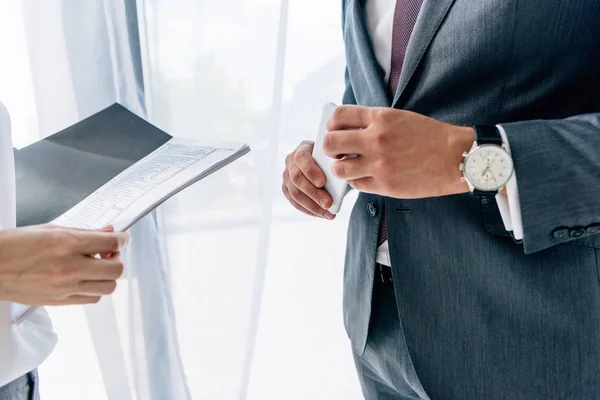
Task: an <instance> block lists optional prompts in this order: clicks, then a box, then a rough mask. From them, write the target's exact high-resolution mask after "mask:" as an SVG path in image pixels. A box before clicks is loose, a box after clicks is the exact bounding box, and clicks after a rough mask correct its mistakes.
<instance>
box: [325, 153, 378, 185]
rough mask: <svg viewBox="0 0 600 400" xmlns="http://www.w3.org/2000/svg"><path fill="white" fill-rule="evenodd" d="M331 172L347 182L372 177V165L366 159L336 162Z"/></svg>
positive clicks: (359, 158)
mask: <svg viewBox="0 0 600 400" xmlns="http://www.w3.org/2000/svg"><path fill="white" fill-rule="evenodd" d="M331 172H333V174H334V175H335V176H336V177H338V178H340V179H345V180H347V181H350V180H356V179H360V178H367V177H371V176H372V175H371V174H372V172H371V170H370V164H369V163H368V162H367V161H366V160H365V158H364V157H358V158H351V159H347V160H339V161H336V162H334V163H333V165H332V166H331Z"/></svg>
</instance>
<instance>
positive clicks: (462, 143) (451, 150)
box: [446, 126, 475, 195]
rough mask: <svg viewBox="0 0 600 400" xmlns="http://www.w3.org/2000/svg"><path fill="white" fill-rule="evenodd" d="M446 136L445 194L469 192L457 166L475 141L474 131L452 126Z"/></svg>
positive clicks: (468, 128)
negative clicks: (446, 183) (446, 185)
mask: <svg viewBox="0 0 600 400" xmlns="http://www.w3.org/2000/svg"><path fill="white" fill-rule="evenodd" d="M453 128H454V129H453V130H452V131H451V133H450V134H449V136H448V151H447V155H448V158H447V160H448V163H447V175H448V176H447V180H446V182H448V189H447V194H448V195H452V194H460V193H467V192H469V186H468V185H467V183H466V182H464V181H463V179H462V177H463V175H462V173H461V172H460V170H459V169H458V166H459V165H460V164H461V163H462V162H463V158H464V156H463V154H464V152H466V151H469V149H471V147H472V146H473V142H474V141H475V129H473V128H472V127H467V126H454V127H453Z"/></svg>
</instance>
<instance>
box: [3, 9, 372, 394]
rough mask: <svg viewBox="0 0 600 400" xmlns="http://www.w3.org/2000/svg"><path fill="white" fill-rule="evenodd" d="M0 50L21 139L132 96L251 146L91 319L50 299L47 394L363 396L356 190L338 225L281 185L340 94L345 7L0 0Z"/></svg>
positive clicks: (166, 219) (201, 132) (192, 200)
mask: <svg viewBox="0 0 600 400" xmlns="http://www.w3.org/2000/svg"><path fill="white" fill-rule="evenodd" d="M7 38H10V40H6V39H7ZM0 54H2V57H0V96H1V97H2V101H3V102H4V103H5V104H6V105H7V107H8V108H9V112H10V113H11V116H12V119H13V126H14V134H15V138H14V140H15V142H17V143H18V144H19V145H25V144H27V143H30V142H32V141H34V140H37V139H39V138H40V137H43V136H44V135H47V134H50V133H53V132H55V131H57V130H59V129H61V128H63V127H65V126H67V125H69V124H71V123H73V122H75V121H77V120H79V119H81V118H84V117H85V116H87V115H89V114H91V113H93V112H95V111H98V110H99V109H101V108H103V107H104V106H106V105H108V104H110V103H112V102H113V101H120V102H122V103H123V104H124V105H126V106H127V107H129V108H130V109H132V110H133V111H135V112H137V113H138V114H140V115H143V116H146V117H147V118H148V119H149V120H150V121H151V122H153V123H154V124H156V125H157V126H159V127H161V128H162V129H164V130H166V131H167V132H169V133H170V134H172V135H174V136H179V137H188V138H195V139H200V140H201V139H203V138H205V139H207V140H209V139H215V138H218V139H220V140H229V141H242V142H246V143H249V144H250V145H251V147H252V149H253V151H252V153H250V154H249V155H248V156H246V157H244V158H243V159H242V160H240V161H239V162H237V163H235V164H233V165H231V166H229V167H228V168H226V169H224V170H222V171H220V172H219V173H217V174H215V175H214V176H211V177H209V178H208V179H207V180H205V181H203V182H201V183H200V184H197V185H195V186H193V187H191V188H189V189H187V190H186V191H184V192H182V193H180V194H179V195H177V196H176V197H174V198H173V199H172V200H171V201H169V202H168V203H167V204H166V205H164V206H163V207H162V208H161V209H160V210H159V213H158V226H159V233H160V235H159V236H158V237H157V236H156V235H155V224H154V220H153V219H147V220H145V221H144V222H143V223H142V224H140V225H138V226H136V228H135V229H136V231H134V232H133V234H134V241H133V243H132V249H131V250H132V251H131V252H130V254H128V263H129V268H130V270H129V271H128V276H127V279H126V280H124V281H123V282H122V283H121V285H120V286H119V289H118V292H117V293H116V294H115V295H114V296H113V297H112V298H111V299H110V300H109V301H105V302H103V303H101V304H100V305H99V306H97V307H92V308H89V309H87V319H86V318H85V314H86V313H85V312H84V311H83V309H81V308H71V309H59V310H58V309H57V310H52V314H53V316H54V320H55V324H56V327H57V331H58V333H59V335H60V337H61V344H60V345H59V348H58V350H57V351H56V353H55V354H54V355H53V356H52V358H51V359H50V360H48V362H47V363H46V364H45V365H44V366H43V367H42V369H41V374H42V376H41V379H42V390H43V393H42V395H43V398H44V399H55V398H56V399H80V398H85V399H121V398H123V399H184V398H187V397H191V398H194V399H211V400H212V399H246V398H247V399H303V400H304V399H358V398H360V394H359V393H360V391H359V389H358V383H357V381H356V376H355V372H354V367H353V363H352V358H351V352H350V347H349V343H348V340H347V338H346V336H345V333H344V331H343V324H342V314H341V298H342V296H341V289H342V273H343V258H344V246H345V237H346V235H345V230H346V226H347V218H348V214H349V211H350V208H351V205H352V204H351V203H352V200H353V199H348V200H347V203H346V204H345V206H344V210H343V212H342V214H341V215H340V216H339V218H338V219H336V221H334V222H327V221H320V220H313V219H310V218H308V217H304V216H303V215H300V214H298V213H297V212H296V211H295V210H294V209H293V208H292V207H291V206H288V205H287V203H286V201H285V199H284V198H283V196H282V195H281V193H280V186H281V170H282V168H283V159H284V158H285V155H286V154H287V153H288V152H289V151H290V150H291V149H293V148H294V147H295V146H296V145H297V144H298V143H299V142H300V141H301V140H303V139H311V138H313V137H314V136H315V133H316V132H315V129H316V127H317V124H318V118H319V114H320V109H321V106H322V104H323V103H324V102H326V101H340V98H341V94H342V89H343V67H344V58H343V46H342V41H341V28H340V2H323V1H320V0H229V1H227V2H210V1H198V0H138V1H137V2H136V1H130V0H127V1H124V2H123V1H117V0H104V1H102V0H93V1H92V0H90V1H86V2H81V1H78V0H70V1H69V0H62V1H59V0H44V1H33V0H29V1H24V2H22V3H17V2H13V1H11V0H0ZM146 112H147V113H146ZM136 241H137V244H136ZM158 242H160V243H158ZM160 248H163V249H164V250H165V252H164V253H163V254H162V256H161V255H160V251H159V250H158V249H160ZM163 260H165V261H166V262H164V263H163V262H162V261H163ZM171 297H172V303H171ZM111 347H114V348H112V349H111ZM94 349H96V350H97V351H95V350H94ZM107 365H109V366H110V367H111V368H110V369H109V370H107V368H106V366H107ZM181 367H183V368H181ZM186 378H187V379H186ZM188 388H189V391H188Z"/></svg>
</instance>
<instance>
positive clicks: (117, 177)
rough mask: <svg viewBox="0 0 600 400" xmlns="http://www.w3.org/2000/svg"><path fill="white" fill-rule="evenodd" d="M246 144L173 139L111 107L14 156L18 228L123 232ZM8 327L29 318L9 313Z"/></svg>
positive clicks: (16, 311)
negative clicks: (39, 226)
mask: <svg viewBox="0 0 600 400" xmlns="http://www.w3.org/2000/svg"><path fill="white" fill-rule="evenodd" d="M249 151H250V148H249V147H248V146H247V145H245V144H218V145H206V144H204V143H201V142H197V141H192V140H183V139H178V138H172V137H171V136H170V135H168V134H167V133H165V132H163V131H161V130H160V129H158V128H156V127H155V126H153V125H152V124H150V123H148V122H146V121H145V120H144V119H142V118H140V117H138V116H137V115H135V114H134V113H132V112H130V111H128V110H127V109H126V108H124V107H123V106H121V105H119V104H114V105H112V106H110V107H108V108H106V109H104V110H102V111H100V112H99V113H97V114H95V115H93V116H91V117H89V118H87V119H85V120H83V121H81V122H79V123H77V124H75V125H73V126H71V127H69V128H67V129H65V130H63V131H61V132H59V133H56V134H54V135H52V136H50V137H47V138H46V139H44V140H41V141H39V142H37V143H34V144H32V145H30V146H28V147H25V148H23V149H20V150H15V171H16V184H17V186H16V188H17V225H18V226H26V225H34V224H42V223H52V224H55V225H60V226H66V227H75V228H89V229H99V228H102V227H105V226H107V225H113V226H114V227H115V230H117V231H124V230H127V229H129V228H130V227H131V226H132V225H133V224H134V223H135V222H136V221H138V220H139V219H140V218H142V217H143V216H144V215H146V214H148V213H149V212H151V211H152V210H153V209H155V208H156V207H157V206H158V205H160V204H161V203H163V202H164V201H165V200H167V199H168V198H170V197H171V196H173V195H174V194H176V193H177V192H179V191H181V190H183V189H184V188H186V187H187V186H189V185H191V184H193V183H195V182H197V181H199V180H200V179H202V178H204V177H206V176H208V175H210V174H212V173H213V172H215V171H217V170H219V169H220V168H222V167H224V166H226V165H227V164H229V163H231V162H233V161H234V160H236V159H238V158H239V157H241V156H243V155H244V154H246V153H248V152H249ZM13 309H14V310H13V321H17V320H20V319H22V318H23V316H24V315H25V314H26V313H27V312H28V311H31V309H30V308H29V307H25V306H19V305H15V306H14V307H13Z"/></svg>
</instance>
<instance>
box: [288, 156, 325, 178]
mask: <svg viewBox="0 0 600 400" xmlns="http://www.w3.org/2000/svg"><path fill="white" fill-rule="evenodd" d="M292 161H293V166H292V165H288V169H292V167H296V168H298V169H300V171H302V173H303V174H304V176H306V178H307V179H308V180H309V181H310V182H311V183H312V184H313V185H314V186H316V187H319V188H322V187H323V186H325V183H326V178H325V174H324V173H323V171H322V170H321V168H319V166H318V165H317V163H316V162H315V159H314V158H313V156H312V146H311V147H308V146H300V147H298V150H296V152H295V153H294V157H293V160H292Z"/></svg>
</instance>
